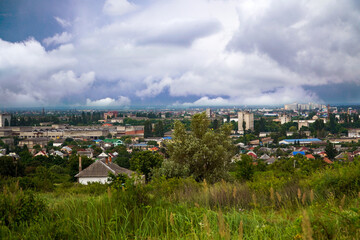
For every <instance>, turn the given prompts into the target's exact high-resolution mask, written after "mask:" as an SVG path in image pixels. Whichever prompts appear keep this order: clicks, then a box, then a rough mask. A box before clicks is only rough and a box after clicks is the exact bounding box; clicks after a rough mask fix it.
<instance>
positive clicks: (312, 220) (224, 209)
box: [0, 167, 360, 239]
mask: <svg viewBox="0 0 360 240" xmlns="http://www.w3.org/2000/svg"><path fill="white" fill-rule="evenodd" d="M354 169H355V170H356V168H354V167H352V168H351V169H350V168H349V169H348V170H349V171H355V170H354ZM332 171H336V170H333V169H329V170H326V171H324V172H321V173H316V174H314V175H313V176H310V177H309V179H308V181H303V182H301V183H295V184H287V183H284V184H277V185H274V186H271V185H270V186H269V185H267V184H263V183H259V184H260V185H261V187H258V186H256V182H252V183H242V184H240V183H236V182H235V183H229V182H225V181H222V182H219V183H217V184H213V185H209V184H208V183H207V182H206V181H204V182H202V183H197V182H195V181H194V180H192V179H185V180H184V179H169V180H165V179H158V180H156V181H154V182H153V183H151V184H148V185H144V186H143V185H136V186H134V185H126V186H125V187H124V188H123V189H119V190H115V189H111V188H109V187H108V186H101V185H99V186H96V185H92V186H78V185H74V186H71V187H70V186H68V187H70V188H69V189H66V188H64V187H61V186H59V187H58V189H57V190H56V191H55V192H52V193H41V194H36V195H35V196H34V195H33V198H28V196H30V195H31V194H33V193H29V192H24V191H21V190H20V189H19V188H18V187H17V186H10V187H7V188H4V189H3V191H2V193H1V194H0V199H1V201H2V203H6V204H2V205H1V204H0V211H3V212H2V213H3V217H7V218H8V219H16V218H15V217H14V216H16V213H17V212H24V210H25V209H27V210H29V208H28V206H35V205H36V204H40V203H42V202H44V203H45V202H46V207H44V208H40V211H35V212H33V213H31V214H30V215H29V216H36V217H34V218H32V217H30V218H28V219H19V220H16V221H8V222H4V221H2V222H1V223H0V234H1V235H0V237H1V239H360V193H359V191H358V188H357V182H356V181H357V177H356V176H358V175H359V174H360V173H358V175H356V173H353V172H351V173H350V174H348V175H346V174H343V173H341V174H340V175H335V176H333V177H331V176H330V175H329V173H331V172H332ZM347 176H349V177H350V178H351V179H353V180H354V179H355V181H353V182H351V181H349V180H348V179H344V178H346V177H347ZM330 178H333V179H338V180H341V181H342V183H337V184H338V185H339V186H342V184H344V183H347V185H346V186H347V187H346V188H345V190H344V191H343V192H341V188H338V187H336V186H335V187H334V186H333V187H332V188H331V187H328V184H329V183H330V182H332V180H329V179H330ZM264 181H266V180H264ZM314 181H317V183H318V184H319V185H320V186H323V187H319V185H314ZM264 186H267V188H265V187H264ZM335 190H336V191H335ZM25 198H27V199H30V200H28V202H29V204H30V205H29V204H28V205H27V207H26V205H21V204H20V203H21V201H20V200H19V199H25ZM31 204H34V205H31ZM9 206H10V207H11V209H14V210H16V211H14V213H15V214H14V213H13V212H9V211H5V208H6V207H9ZM25 212H26V211H25Z"/></svg>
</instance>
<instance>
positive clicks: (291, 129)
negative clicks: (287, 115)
mask: <svg viewBox="0 0 360 240" xmlns="http://www.w3.org/2000/svg"><path fill="white" fill-rule="evenodd" d="M289 131H290V132H297V128H296V127H295V126H291V127H290V128H289Z"/></svg>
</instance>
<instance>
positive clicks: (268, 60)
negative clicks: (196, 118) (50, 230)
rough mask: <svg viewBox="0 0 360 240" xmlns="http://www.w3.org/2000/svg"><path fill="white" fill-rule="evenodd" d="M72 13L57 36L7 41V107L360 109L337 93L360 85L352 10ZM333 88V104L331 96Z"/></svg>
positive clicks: (303, 6) (269, 4) (214, 7)
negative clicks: (342, 105)
mask: <svg viewBox="0 0 360 240" xmlns="http://www.w3.org/2000/svg"><path fill="white" fill-rule="evenodd" d="M69 3H70V2H69ZM53 4H54V8H55V7H59V6H60V5H59V6H56V4H57V3H56V1H55V2H53ZM68 5H69V6H67V7H66V6H65V4H61V6H60V7H61V10H62V11H61V12H62V14H60V12H54V13H53V14H54V15H53V16H47V17H48V18H49V24H50V23H51V24H57V26H58V31H57V32H55V33H54V32H52V31H48V30H47V29H48V28H47V27H43V32H42V31H41V29H40V28H39V29H40V30H39V31H37V32H34V36H33V37H30V38H29V37H28V38H26V39H21V40H19V41H11V40H5V39H4V37H5V36H3V35H1V32H0V38H2V39H0V84H1V89H0V92H1V94H0V101H1V102H2V103H3V104H4V105H6V106H11V105H13V106H23V105H33V106H37V105H57V104H65V103H66V104H74V105H83V106H115V105H119V106H124V105H129V104H130V103H131V104H151V103H152V101H153V100H154V99H156V98H157V97H158V96H162V100H163V102H162V103H163V104H167V105H172V104H177V105H181V104H184V105H186V106H189V105H191V106H194V105H212V106H215V105H262V104H264V105H267V104H283V103H289V102H294V101H298V102H309V101H318V102H331V103H333V102H339V101H340V100H339V99H345V101H347V102H355V101H357V100H358V99H357V96H356V95H355V94H352V95H350V96H346V93H345V92H342V91H341V88H342V87H344V89H348V88H349V86H359V84H360V79H359V77H358V76H360V68H359V67H358V66H360V46H359V44H358V43H359V41H360V29H359V27H358V26H360V11H359V10H360V9H359V8H360V6H359V4H358V3H357V2H356V0H353V1H351V0H344V1H336V0H327V1H322V0H321V1H305V0H300V1H289V0H287V1H285V0H283V1H278V0H255V1H254V0H244V1H235V0H227V1H223V0H211V1H210V0H198V1H190V0H173V1H165V0H149V1H126V0H107V1H103V2H100V1H89V2H87V1H77V2H76V4H75V5H72V6H71V8H70V4H68ZM99 6H101V7H99ZM9 11H10V10H9ZM48 12H52V11H50V10H49V11H48ZM9 13H10V14H12V15H14V16H15V17H14V18H15V20H16V19H17V18H16V16H17V15H16V12H15V13H13V12H11V11H10V12H9ZM34 14H42V13H41V12H39V11H38V12H36V13H34ZM18 21H19V24H20V23H22V22H21V20H20V18H19V19H18ZM0 22H1V21H0ZM22 24H29V25H31V24H36V23H35V22H34V23H31V22H28V23H22ZM44 24H45V23H44ZM7 28H9V26H7V25H5V24H1V23H0V30H1V29H6V31H9V29H7ZM6 31H5V32H6ZM13 31H16V29H15V28H14V29H13ZM41 36H46V37H41ZM334 85H336V86H338V89H340V90H338V91H337V96H336V98H334V96H332V95H331V94H325V93H324V92H326V89H327V88H331V86H334ZM342 94H343V95H344V98H342V97H341V95H342ZM164 96H165V97H164ZM166 96H168V98H166ZM174 98H176V99H177V100H176V103H175V102H172V101H173V99H174ZM179 99H180V100H179ZM193 99H197V100H195V101H194V100H193ZM334 99H336V100H334ZM189 100H190V101H191V102H189Z"/></svg>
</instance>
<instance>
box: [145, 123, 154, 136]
mask: <svg viewBox="0 0 360 240" xmlns="http://www.w3.org/2000/svg"><path fill="white" fill-rule="evenodd" d="M152 135H153V133H152V125H151V122H150V121H149V120H146V121H145V122H144V138H147V137H152Z"/></svg>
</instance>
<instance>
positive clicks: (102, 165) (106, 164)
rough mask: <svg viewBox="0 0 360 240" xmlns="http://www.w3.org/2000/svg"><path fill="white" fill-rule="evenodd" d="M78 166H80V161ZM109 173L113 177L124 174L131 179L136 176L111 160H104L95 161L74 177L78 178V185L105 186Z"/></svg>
mask: <svg viewBox="0 0 360 240" xmlns="http://www.w3.org/2000/svg"><path fill="white" fill-rule="evenodd" d="M79 164H80V166H81V161H80V163H79ZM109 173H112V174H114V175H118V174H126V175H127V176H129V177H132V176H133V175H135V174H136V173H135V172H133V171H131V170H129V169H126V168H122V167H120V166H119V165H117V164H116V163H113V162H112V161H111V158H109V159H108V158H104V159H101V160H97V161H96V162H94V163H93V164H91V165H90V166H89V167H87V168H85V169H84V170H82V171H80V172H79V173H78V174H76V175H75V177H76V178H78V182H79V183H81V184H84V185H87V184H88V183H93V182H98V183H102V184H105V183H109V179H108V178H109Z"/></svg>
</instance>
